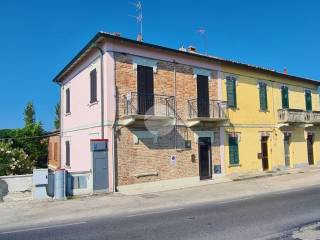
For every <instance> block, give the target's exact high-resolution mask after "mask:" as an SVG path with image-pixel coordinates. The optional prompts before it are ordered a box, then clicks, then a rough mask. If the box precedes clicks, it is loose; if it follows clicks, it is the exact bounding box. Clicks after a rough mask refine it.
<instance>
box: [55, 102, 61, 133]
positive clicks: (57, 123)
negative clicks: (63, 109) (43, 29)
mask: <svg viewBox="0 0 320 240" xmlns="http://www.w3.org/2000/svg"><path fill="white" fill-rule="evenodd" d="M54 127H55V128H56V129H60V103H57V104H56V106H55V119H54Z"/></svg>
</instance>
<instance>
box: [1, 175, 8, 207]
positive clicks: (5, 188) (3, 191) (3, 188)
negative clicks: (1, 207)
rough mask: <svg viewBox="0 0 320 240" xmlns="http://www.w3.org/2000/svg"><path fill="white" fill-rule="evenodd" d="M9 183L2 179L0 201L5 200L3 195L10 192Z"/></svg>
mask: <svg viewBox="0 0 320 240" xmlns="http://www.w3.org/2000/svg"><path fill="white" fill-rule="evenodd" d="M8 192H9V191H8V184H7V183H6V182H5V181H4V180H2V179H0V202H3V197H4V196H6V195H7V194H8Z"/></svg>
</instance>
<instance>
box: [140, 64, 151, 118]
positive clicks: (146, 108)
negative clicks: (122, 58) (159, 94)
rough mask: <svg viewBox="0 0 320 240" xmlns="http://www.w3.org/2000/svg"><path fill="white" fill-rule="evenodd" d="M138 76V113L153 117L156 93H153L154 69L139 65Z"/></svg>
mask: <svg viewBox="0 0 320 240" xmlns="http://www.w3.org/2000/svg"><path fill="white" fill-rule="evenodd" d="M137 71H138V74H137V75H138V76H137V89H138V93H137V101H138V104H137V108H138V109H137V110H138V111H137V112H138V114H142V115H153V113H154V92H153V68H152V67H146V66H140V65H138V69H137Z"/></svg>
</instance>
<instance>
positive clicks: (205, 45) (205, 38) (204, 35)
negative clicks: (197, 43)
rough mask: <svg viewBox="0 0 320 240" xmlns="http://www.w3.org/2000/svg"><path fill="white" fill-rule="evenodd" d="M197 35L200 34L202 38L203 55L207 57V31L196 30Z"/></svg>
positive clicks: (203, 29)
mask: <svg viewBox="0 0 320 240" xmlns="http://www.w3.org/2000/svg"><path fill="white" fill-rule="evenodd" d="M197 33H199V34H200V36H201V37H202V38H203V48H204V52H205V54H206V55H207V56H208V46H207V31H206V29H205V28H203V27H200V28H199V29H198V30H197Z"/></svg>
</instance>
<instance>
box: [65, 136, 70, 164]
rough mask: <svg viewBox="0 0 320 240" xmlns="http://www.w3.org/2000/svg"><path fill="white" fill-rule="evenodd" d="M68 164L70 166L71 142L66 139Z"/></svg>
mask: <svg viewBox="0 0 320 240" xmlns="http://www.w3.org/2000/svg"><path fill="white" fill-rule="evenodd" d="M66 166H70V142H69V141H66Z"/></svg>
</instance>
